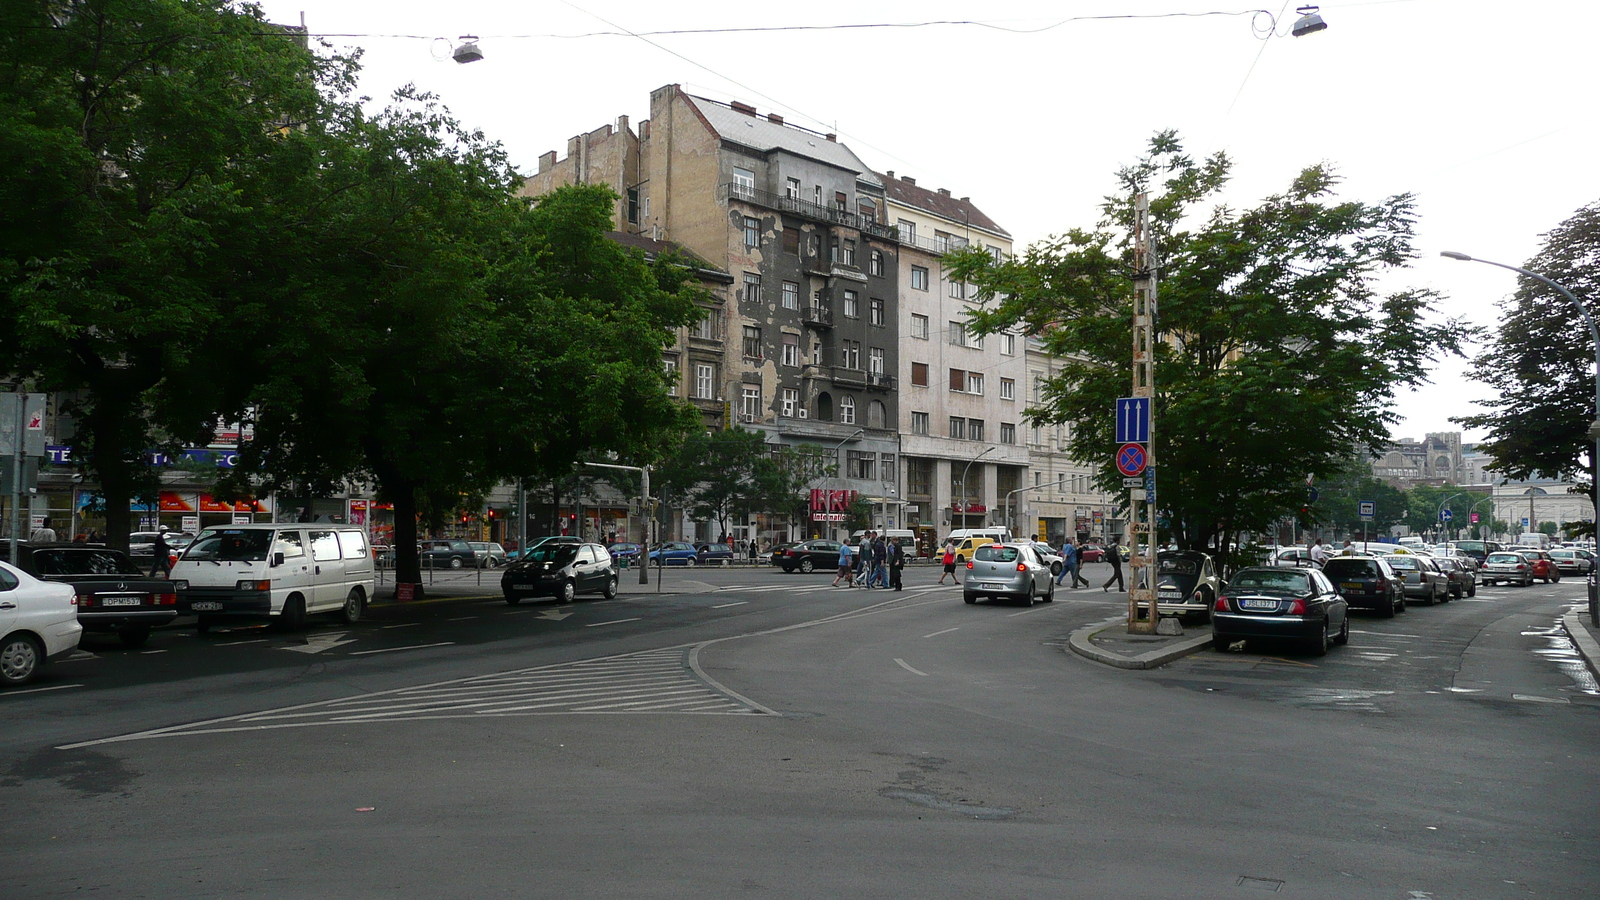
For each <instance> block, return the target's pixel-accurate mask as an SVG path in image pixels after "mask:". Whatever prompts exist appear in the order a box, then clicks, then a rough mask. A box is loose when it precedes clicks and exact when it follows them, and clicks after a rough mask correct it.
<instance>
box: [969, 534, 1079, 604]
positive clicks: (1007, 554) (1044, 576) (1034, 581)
mask: <svg viewBox="0 0 1600 900" xmlns="http://www.w3.org/2000/svg"><path fill="white" fill-rule="evenodd" d="M966 565H967V580H966V581H964V582H962V583H961V584H962V587H961V599H962V600H965V601H966V602H968V603H977V602H978V598H979V597H990V598H993V599H996V600H1000V599H1013V600H1021V601H1022V603H1023V605H1024V606H1032V605H1033V599H1034V598H1035V597H1038V598H1039V599H1041V600H1043V601H1044V602H1046V603H1049V602H1051V601H1053V600H1055V599H1056V581H1055V579H1054V578H1052V577H1051V575H1050V567H1049V566H1048V565H1046V564H1045V563H1044V562H1042V561H1041V560H1040V559H1039V557H1038V556H1037V555H1036V554H1035V553H1034V552H1033V545H1032V544H1031V543H1015V544H995V543H988V544H984V545H982V546H980V547H974V548H973V549H972V559H970V560H968V561H967V564H966Z"/></svg>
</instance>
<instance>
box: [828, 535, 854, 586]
mask: <svg viewBox="0 0 1600 900" xmlns="http://www.w3.org/2000/svg"><path fill="white" fill-rule="evenodd" d="M855 562H856V561H855V554H853V553H851V552H850V545H849V544H840V545H839V574H837V575H835V576H833V584H831V585H829V587H838V586H839V579H841V578H843V579H844V586H845V587H850V586H851V585H852V584H854V583H855V579H854V578H852V577H851V576H850V570H851V568H852V567H853V566H855Z"/></svg>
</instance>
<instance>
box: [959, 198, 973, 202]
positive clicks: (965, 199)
mask: <svg viewBox="0 0 1600 900" xmlns="http://www.w3.org/2000/svg"><path fill="white" fill-rule="evenodd" d="M961 202H962V203H971V202H972V198H971V197H962V198H961Z"/></svg>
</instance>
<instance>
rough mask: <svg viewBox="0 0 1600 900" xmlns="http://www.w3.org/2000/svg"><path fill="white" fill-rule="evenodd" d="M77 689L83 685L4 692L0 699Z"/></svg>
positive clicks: (60, 685) (63, 685)
mask: <svg viewBox="0 0 1600 900" xmlns="http://www.w3.org/2000/svg"><path fill="white" fill-rule="evenodd" d="M79 687H83V685H81V684H57V685H53V686H51V687H42V688H25V689H23V690H20V691H6V692H5V693H4V694H0V698H5V697H20V696H22V695H23V694H42V693H44V692H45V691H64V690H66V689H67V688H79Z"/></svg>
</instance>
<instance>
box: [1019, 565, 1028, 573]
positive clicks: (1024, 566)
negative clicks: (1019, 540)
mask: <svg viewBox="0 0 1600 900" xmlns="http://www.w3.org/2000/svg"><path fill="white" fill-rule="evenodd" d="M1017 571H1018V572H1026V571H1028V564H1027V563H1017Z"/></svg>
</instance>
